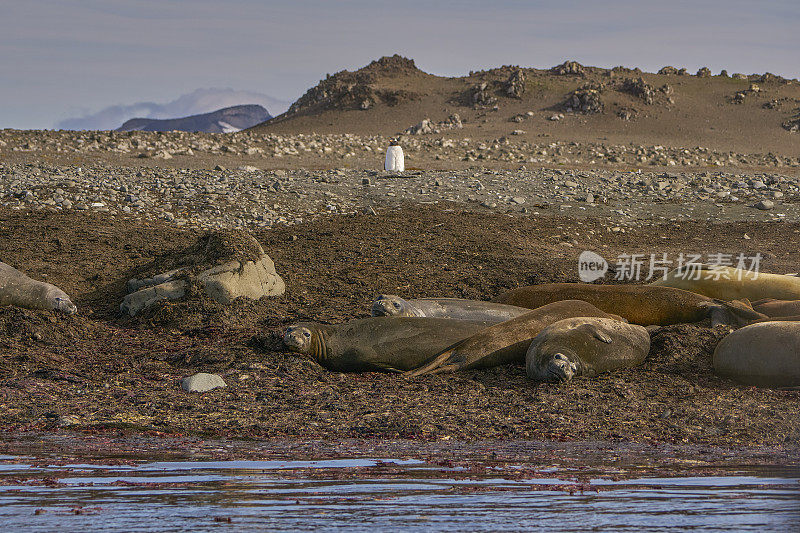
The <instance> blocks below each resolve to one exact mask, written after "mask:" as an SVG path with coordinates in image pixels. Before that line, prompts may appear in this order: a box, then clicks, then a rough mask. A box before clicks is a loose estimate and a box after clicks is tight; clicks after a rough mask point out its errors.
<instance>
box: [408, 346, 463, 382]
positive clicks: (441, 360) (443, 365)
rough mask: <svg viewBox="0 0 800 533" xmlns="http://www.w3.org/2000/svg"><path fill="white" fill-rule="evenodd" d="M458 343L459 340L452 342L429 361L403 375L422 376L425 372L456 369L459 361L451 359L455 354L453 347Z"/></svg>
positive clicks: (434, 372)
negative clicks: (451, 344)
mask: <svg viewBox="0 0 800 533" xmlns="http://www.w3.org/2000/svg"><path fill="white" fill-rule="evenodd" d="M462 342H463V341H462ZM460 344H461V342H459V343H456V344H454V345H453V346H451V347H450V348H448V349H446V350H445V351H443V352H442V353H440V354H439V355H437V356H436V357H435V358H434V359H433V360H432V361H430V362H429V363H425V364H424V365H422V366H421V367H419V368H415V369H414V370H409V371H408V372H405V373H404V374H403V375H405V376H408V377H413V376H424V375H426V374H439V373H441V372H446V371H448V370H458V365H459V363H458V362H457V361H453V360H451V359H452V358H453V356H454V355H455V348H457V347H458V346H459V345H460ZM445 369H447V370H445Z"/></svg>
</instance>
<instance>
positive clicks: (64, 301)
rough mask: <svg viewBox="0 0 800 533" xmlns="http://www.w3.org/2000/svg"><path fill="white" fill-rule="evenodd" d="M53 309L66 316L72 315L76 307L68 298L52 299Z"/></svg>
mask: <svg viewBox="0 0 800 533" xmlns="http://www.w3.org/2000/svg"><path fill="white" fill-rule="evenodd" d="M53 309H55V310H56V311H61V312H62V313H65V314H68V315H74V314H75V313H76V312H77V311H78V307H77V306H76V305H75V304H74V303H72V301H70V299H69V298H58V297H56V298H53Z"/></svg>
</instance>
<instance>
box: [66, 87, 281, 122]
mask: <svg viewBox="0 0 800 533" xmlns="http://www.w3.org/2000/svg"><path fill="white" fill-rule="evenodd" d="M289 103H290V102H285V101H283V100H278V99H276V98H272V97H271V96H268V95H266V94H261V93H257V92H251V91H235V90H233V89H197V90H196V91H193V92H191V93H188V94H184V95H182V96H180V97H178V98H176V99H175V100H172V101H171V102H166V103H157V102H137V103H134V104H123V105H113V106H110V107H106V108H104V109H101V110H100V111H96V112H89V111H86V112H85V113H83V115H82V116H76V117H74V118H68V119H65V120H61V121H60V122H58V123H57V124H56V128H57V129H61V130H113V129H116V128H118V127H119V125H120V124H122V123H124V122H125V121H126V120H128V119H131V118H134V117H142V118H155V119H170V118H177V117H188V116H190V115H199V114H202V113H211V112H212V111H216V110H218V109H222V108H225V107H232V106H238V105H244V104H257V105H260V106H263V107H265V108H266V109H267V111H268V112H269V113H270V114H272V115H278V114H280V113H283V112H284V111H285V110H286V109H287V108H288V107H289Z"/></svg>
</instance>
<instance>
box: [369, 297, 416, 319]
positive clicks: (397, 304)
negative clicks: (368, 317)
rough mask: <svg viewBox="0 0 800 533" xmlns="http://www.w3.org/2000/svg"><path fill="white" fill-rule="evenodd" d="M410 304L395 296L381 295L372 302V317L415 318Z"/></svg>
mask: <svg viewBox="0 0 800 533" xmlns="http://www.w3.org/2000/svg"><path fill="white" fill-rule="evenodd" d="M408 308H409V306H408V302H406V301H405V300H403V299H402V298H400V297H399V296H395V295H393V294H381V295H379V296H378V297H377V298H375V301H374V302H372V316H414V315H413V314H410V313H409V310H408Z"/></svg>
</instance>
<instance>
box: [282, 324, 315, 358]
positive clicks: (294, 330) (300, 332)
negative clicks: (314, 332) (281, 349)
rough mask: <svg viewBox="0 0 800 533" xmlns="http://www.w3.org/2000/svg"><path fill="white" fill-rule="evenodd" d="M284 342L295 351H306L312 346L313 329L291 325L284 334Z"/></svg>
mask: <svg viewBox="0 0 800 533" xmlns="http://www.w3.org/2000/svg"><path fill="white" fill-rule="evenodd" d="M283 344H285V345H286V347H287V348H289V349H290V350H291V351H293V352H300V353H305V352H307V351H308V349H309V348H310V346H311V330H309V329H308V328H304V327H299V326H291V327H289V328H288V329H287V330H286V333H284V334H283Z"/></svg>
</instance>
